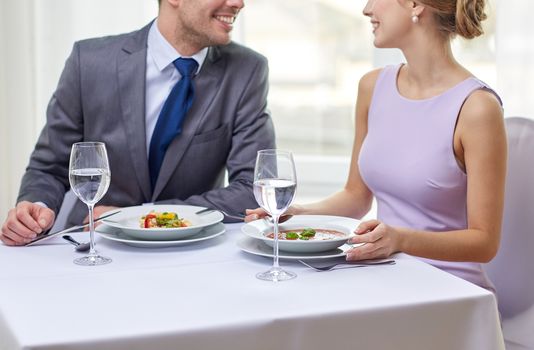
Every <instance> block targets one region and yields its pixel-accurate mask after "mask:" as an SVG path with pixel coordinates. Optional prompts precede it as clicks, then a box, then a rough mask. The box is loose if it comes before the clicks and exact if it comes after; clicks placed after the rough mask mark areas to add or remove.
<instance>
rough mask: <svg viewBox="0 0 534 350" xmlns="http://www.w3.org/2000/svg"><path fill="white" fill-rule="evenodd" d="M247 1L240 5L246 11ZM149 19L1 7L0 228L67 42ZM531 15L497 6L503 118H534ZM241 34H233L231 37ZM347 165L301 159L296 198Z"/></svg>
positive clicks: (72, 9) (37, 3) (82, 4)
mask: <svg viewBox="0 0 534 350" xmlns="http://www.w3.org/2000/svg"><path fill="white" fill-rule="evenodd" d="M251 1H253V0H250V1H249V2H248V3H247V5H248V6H250V7H252V6H253V2H251ZM287 1H289V0H287ZM310 1H311V0H310ZM321 1H326V0H321ZM347 1H348V0H347ZM337 3H339V4H340V6H341V5H343V2H340V1H337ZM273 6H276V5H275V1H273ZM156 13H157V1H156V0H111V1H110V0H46V1H44V0H1V1H0V222H3V219H4V217H5V215H6V213H7V210H8V209H9V208H11V207H12V206H13V205H14V203H15V198H16V195H17V192H18V187H19V183H20V178H21V176H22V173H23V171H24V168H25V166H26V165H27V162H28V156H29V153H30V152H31V150H32V148H33V146H34V144H35V141H36V139H37V136H38V133H39V131H40V129H41V127H42V124H43V122H44V113H45V110H46V105H47V103H48V100H49V98H50V96H51V94H52V92H53V91H54V89H55V85H56V84H57V81H58V78H59V75H60V73H61V70H62V68H63V64H64V62H65V59H66V58H67V56H68V54H69V53H70V50H71V47H72V44H73V42H74V41H75V40H79V39H83V38H88V37H94V36H102V35H110V34H116V33H122V32H128V31H131V30H135V29H137V28H140V27H142V26H144V25H145V24H147V23H148V22H149V21H150V20H151V19H152V18H154V17H155V16H156ZM246 13H247V12H246V11H245V12H244V14H245V15H246ZM532 13H534V1H532V0H506V1H504V0H497V11H496V14H497V31H496V40H495V41H496V60H495V64H496V68H497V69H496V71H497V78H496V81H497V86H496V88H497V90H498V91H499V93H501V95H502V97H503V99H504V101H505V110H506V112H505V113H506V115H507V116H510V115H523V116H528V117H531V118H533V117H534V98H532V94H533V93H534V44H533V41H532V38H533V37H534V26H532V25H531V23H530V22H531V18H530V17H531V14H532ZM244 19H245V20H246V18H244ZM240 33H241V32H240V30H239V28H238V30H237V34H238V35H239V34H240ZM241 34H243V33H241ZM397 55H398V53H396V52H390V53H387V52H386V51H380V52H377V54H376V57H375V59H374V63H375V64H376V65H382V64H384V63H387V62H388V61H395V62H396V61H398V56H397ZM475 73H477V72H475ZM488 82H489V83H491V81H488ZM346 161H347V158H321V157H318V158H316V159H314V158H313V157H311V158H310V157H303V158H301V162H300V163H301V164H302V165H301V167H302V169H303V170H302V171H299V172H300V173H301V174H303V175H302V176H300V179H301V181H303V182H302V186H301V190H300V191H299V196H301V198H313V197H316V196H322V195H324V194H326V193H330V192H331V191H333V190H335V189H336V188H339V187H340V186H342V185H343V184H344V181H345V174H346V172H345V173H343V171H344V170H343V169H346V168H347V167H348V166H347V163H346ZM310 164H311V165H312V166H313V164H316V165H317V166H316V168H315V170H318V171H322V169H326V171H325V172H318V173H317V172H313V173H314V175H313V176H311V177H307V176H306V175H304V174H307V171H306V169H310V168H309V166H310ZM321 164H323V165H324V164H326V165H327V166H321ZM328 169H330V172H329V170H328ZM334 169H336V170H334ZM339 169H341V170H339ZM332 174H335V176H333V175H332ZM321 179H325V180H326V181H322V180H321Z"/></svg>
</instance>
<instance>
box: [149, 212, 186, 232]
mask: <svg viewBox="0 0 534 350" xmlns="http://www.w3.org/2000/svg"><path fill="white" fill-rule="evenodd" d="M139 226H140V227H141V228H178V227H189V226H191V222H189V221H188V220H185V219H183V218H180V217H179V216H178V214H177V213H173V212H167V211H164V212H162V213H160V212H156V211H151V212H150V213H148V214H146V215H143V216H141V218H140V219H139Z"/></svg>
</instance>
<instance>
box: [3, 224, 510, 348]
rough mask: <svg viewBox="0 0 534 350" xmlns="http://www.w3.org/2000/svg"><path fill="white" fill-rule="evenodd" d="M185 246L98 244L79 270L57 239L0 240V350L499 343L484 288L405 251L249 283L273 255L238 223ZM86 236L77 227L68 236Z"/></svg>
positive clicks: (69, 250)
mask: <svg viewBox="0 0 534 350" xmlns="http://www.w3.org/2000/svg"><path fill="white" fill-rule="evenodd" d="M226 227H227V232H226V233H225V234H224V235H222V236H220V237H217V238H215V239H212V240H210V241H205V242H201V243H198V244H194V245H189V246H182V247H173V248H160V249H146V248H134V247H130V246H127V245H123V244H121V243H118V242H111V241H105V240H103V239H98V240H97V248H98V249H99V250H100V251H101V253H103V254H104V255H107V256H109V257H111V258H112V259H113V262H112V263H111V264H109V265H105V266H98V267H82V266H78V265H75V264H73V263H72V260H73V259H74V258H75V257H78V256H80V253H76V252H75V251H74V250H73V246H72V245H70V244H68V243H66V242H63V241H62V240H60V239H57V240H54V241H52V242H49V243H48V244H47V245H42V246H34V247H23V248H19V247H5V246H2V245H0V349H58V348H62V349H106V350H110V349H111V350H112V349H128V350H131V349H143V350H145V349H151V350H157V349H199V350H208V349H218V350H224V349H228V350H239V349H258V350H261V349H265V350H272V349H277V350H279V349H305V350H314V349H321V350H324V349H328V350H331V349H372V350H386V349H396V350H399V349H400V350H402V349H407V350H408V349H409V350H414V349H425V350H426V349H433V350H440V349H443V350H452V349H454V350H462V349H466V350H467V349H469V350H473V349H484V350H492V349H503V348H504V346H503V342H502V334H501V329H500V325H499V321H498V314H497V308H496V304H495V299H494V297H493V295H492V294H491V293H489V292H487V291H485V290H483V289H481V288H479V287H477V286H475V285H472V284H470V283H468V282H465V281H463V280H461V279H458V278H456V277H454V276H452V275H449V274H447V273H445V272H442V271H440V270H437V269H435V268H433V267H431V266H429V265H426V264H424V263H423V262H420V261H418V260H416V259H414V258H411V257H408V256H405V255H402V254H401V255H398V256H396V258H397V264H396V265H393V266H376V267H366V268H353V269H344V270H334V271H330V272H315V271H312V270H310V269H308V268H306V267H304V266H301V265H300V264H298V263H296V262H285V261H283V262H282V266H283V267H285V268H287V269H291V270H292V271H294V272H296V273H297V274H298V277H297V278H296V279H294V280H291V281H286V282H281V283H269V282H265V281H261V280H258V279H256V278H255V274H256V273H257V272H260V271H263V270H266V269H267V268H269V266H270V265H271V263H272V261H271V259H268V258H264V257H259V256H254V255H250V254H248V253H245V252H242V251H240V250H239V248H238V247H237V246H236V241H237V239H238V237H240V235H241V233H240V232H239V228H240V225H239V224H233V225H226ZM84 235H87V234H84V233H77V234H74V235H73V236H74V237H81V238H82V239H83V237H82V236H84Z"/></svg>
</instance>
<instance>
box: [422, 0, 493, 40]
mask: <svg viewBox="0 0 534 350" xmlns="http://www.w3.org/2000/svg"><path fill="white" fill-rule="evenodd" d="M416 2H419V3H421V4H423V5H426V6H428V7H429V8H431V10H432V12H433V13H434V15H435V17H436V22H437V23H438V26H439V30H440V31H441V32H443V33H444V34H446V35H448V36H454V35H459V36H461V37H463V38H466V39H472V38H475V37H477V36H480V35H482V34H483V33H484V30H483V29H482V21H484V20H485V19H486V17H487V16H486V13H485V12H484V8H485V6H486V1H485V0H416Z"/></svg>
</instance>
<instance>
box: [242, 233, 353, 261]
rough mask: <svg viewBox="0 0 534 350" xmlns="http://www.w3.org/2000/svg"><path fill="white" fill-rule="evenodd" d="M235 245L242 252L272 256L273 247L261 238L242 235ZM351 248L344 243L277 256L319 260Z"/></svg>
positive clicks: (329, 257)
mask: <svg viewBox="0 0 534 350" xmlns="http://www.w3.org/2000/svg"><path fill="white" fill-rule="evenodd" d="M237 246H238V247H239V248H240V249H241V250H242V251H244V252H247V253H250V254H254V255H259V256H266V257H269V258H272V257H273V248H272V247H270V246H268V245H267V244H265V243H263V241H262V240H259V239H254V238H250V237H248V236H242V237H240V238H239V240H238V241H237ZM350 248H351V246H350V245H348V244H344V245H342V246H341V247H339V248H336V249H333V250H329V251H326V252H319V253H292V252H284V251H279V253H278V257H279V258H280V259H287V260H319V259H331V258H337V257H340V256H346V255H347V251H348V250H349V249H350Z"/></svg>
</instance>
